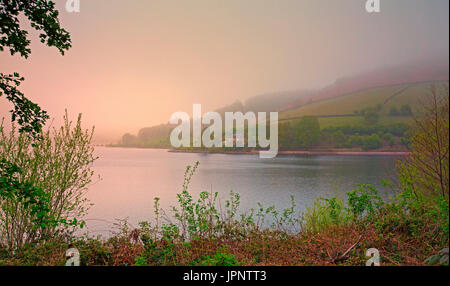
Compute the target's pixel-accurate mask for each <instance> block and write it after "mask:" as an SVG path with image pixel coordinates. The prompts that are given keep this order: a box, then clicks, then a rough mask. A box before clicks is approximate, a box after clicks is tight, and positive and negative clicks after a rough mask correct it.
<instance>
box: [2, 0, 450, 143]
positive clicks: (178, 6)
mask: <svg viewBox="0 0 450 286" xmlns="http://www.w3.org/2000/svg"><path fill="white" fill-rule="evenodd" d="M56 2H57V6H58V8H60V12H61V22H62V25H63V26H64V27H65V28H66V29H67V30H68V31H69V32H70V33H71V35H72V41H73V48H72V49H71V50H70V51H69V52H68V53H67V54H66V55H65V56H64V57H63V56H60V55H59V54H58V53H57V51H56V49H53V48H48V47H45V46H43V45H41V44H40V43H39V41H38V39H37V33H35V32H32V31H31V30H30V32H31V36H30V37H31V38H32V40H33V41H32V54H31V57H30V58H29V59H28V60H25V59H22V58H20V57H19V56H14V57H11V56H10V55H9V54H8V53H7V52H3V53H1V54H0V67H1V69H0V70H1V72H3V73H8V72H13V71H17V72H20V73H21V75H22V76H24V77H25V78H26V81H25V83H24V84H23V86H22V91H24V92H25V94H26V95H27V96H28V97H29V98H30V99H32V100H33V101H35V102H37V103H39V104H40V105H41V107H42V108H43V109H45V110H47V111H48V112H49V114H50V115H51V116H52V117H53V118H55V123H54V124H58V122H60V120H59V119H60V118H61V117H62V115H63V113H64V109H65V108H67V109H68V111H69V113H70V114H71V116H72V117H73V118H75V116H76V114H78V113H83V117H84V119H85V123H86V126H90V125H95V126H96V131H97V137H96V139H97V141H98V142H111V141H114V140H117V139H118V138H119V137H120V136H121V135H122V134H123V133H125V132H131V133H136V132H137V131H138V130H139V128H141V127H146V126H151V125H155V124H159V123H165V122H167V121H168V120H169V118H170V115H171V114H172V113H173V112H176V111H188V112H191V110H192V104H194V103H201V104H202V105H203V108H204V109H208V110H213V109H216V108H218V107H221V106H224V105H227V104H229V103H232V102H233V101H235V100H236V99H240V100H245V99H246V98H248V97H251V96H254V95H258V94H262V93H267V92H276V91H284V90H293V89H308V88H319V87H322V86H324V85H327V84H329V83H332V82H333V81H335V80H336V79H337V78H340V77H343V76H349V75H353V74H357V73H359V72H362V71H367V70H371V69H375V68H379V67H382V66H386V65H394V64H397V63H403V62H408V61H411V60H414V59H417V58H422V57H427V56H430V55H434V54H436V53H447V54H448V49H449V44H448V42H449V36H448V33H449V27H448V21H449V12H448V9H449V1H448V0H396V1H392V0H381V4H382V5H381V13H379V14H368V13H366V11H365V0H339V1H337V0H336V1H335V0H270V1H269V0H227V1H219V0H161V1H159V0H158V1H155V0H147V1H142V0H127V1H123V0H81V12H80V13H73V14H69V13H67V12H66V11H65V9H64V5H65V2H66V1H65V0H56ZM25 27H26V26H25ZM10 108H11V106H10V105H9V104H8V102H7V101H6V100H4V99H3V98H1V99H0V112H1V116H2V117H9V114H8V110H9V109H10Z"/></svg>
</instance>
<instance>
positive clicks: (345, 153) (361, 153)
mask: <svg viewBox="0 0 450 286" xmlns="http://www.w3.org/2000/svg"><path fill="white" fill-rule="evenodd" d="M168 152H173V153H204V154H230V155H257V154H259V152H260V151H258V150H255V151H212V152H211V151H207V150H177V149H169V150H168ZM409 154H410V153H409V152H401V151H278V155H297V156H317V155H339V156H408V155H409Z"/></svg>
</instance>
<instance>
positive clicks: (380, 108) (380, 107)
mask: <svg viewBox="0 0 450 286" xmlns="http://www.w3.org/2000/svg"><path fill="white" fill-rule="evenodd" d="M382 109H383V105H382V104H381V103H378V104H377V106H376V107H375V110H376V111H377V112H380V111H381V110H382Z"/></svg>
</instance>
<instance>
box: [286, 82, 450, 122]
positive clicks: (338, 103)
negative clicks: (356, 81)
mask: <svg viewBox="0 0 450 286" xmlns="http://www.w3.org/2000/svg"><path fill="white" fill-rule="evenodd" d="M431 84H432V83H430V82H426V83H411V84H400V85H393V86H387V87H378V88H373V89H368V90H365V91H361V92H355V93H350V94H346V95H342V96H339V97H334V98H331V99H323V100H317V101H311V102H309V103H306V104H304V105H302V106H301V107H298V108H295V109H289V110H286V111H282V112H280V114H279V118H280V121H285V120H290V119H299V118H300V117H302V116H317V117H319V120H320V122H321V126H322V127H325V126H333V125H336V126H341V125H345V124H357V123H361V122H362V121H363V117H362V116H360V112H361V111H362V110H365V109H369V108H376V107H377V106H378V108H379V111H378V112H379V114H380V117H381V118H380V120H381V121H382V122H383V121H384V122H386V123H387V122H408V121H409V120H410V119H409V118H408V117H407V116H401V114H395V112H393V110H394V109H395V110H397V111H398V112H399V113H400V109H401V107H402V106H404V105H408V106H410V108H411V111H412V112H413V113H414V112H415V111H416V110H417V109H418V108H419V107H420V105H421V99H422V98H423V96H424V95H426V94H427V93H429V88H430V85H431ZM434 84H435V85H437V86H442V87H447V88H448V81H442V82H434Z"/></svg>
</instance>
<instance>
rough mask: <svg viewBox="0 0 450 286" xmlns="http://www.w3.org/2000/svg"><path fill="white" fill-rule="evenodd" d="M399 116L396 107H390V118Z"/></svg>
mask: <svg viewBox="0 0 450 286" xmlns="http://www.w3.org/2000/svg"><path fill="white" fill-rule="evenodd" d="M399 114H400V113H399V112H398V109H397V107H395V106H392V107H391V110H390V111H389V115H391V116H398V115H399Z"/></svg>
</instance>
